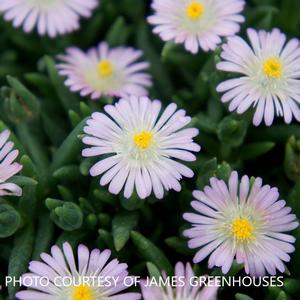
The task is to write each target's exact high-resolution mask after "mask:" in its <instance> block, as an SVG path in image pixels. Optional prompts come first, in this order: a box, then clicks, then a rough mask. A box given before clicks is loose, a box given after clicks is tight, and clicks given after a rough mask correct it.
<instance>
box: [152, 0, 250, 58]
mask: <svg viewBox="0 0 300 300" xmlns="http://www.w3.org/2000/svg"><path fill="white" fill-rule="evenodd" d="M244 6H245V1H244V0H222V1H220V0H153V1H152V8H153V10H154V15H152V16H150V17H149V18H148V21H149V23H150V24H152V25H154V26H155V27H154V29H153V32H154V33H156V34H158V35H159V36H160V37H161V39H162V40H164V41H173V42H175V43H177V44H184V46H185V48H186V49H187V50H188V51H190V52H192V53H197V52H198V50H199V48H201V49H202V50H204V51H209V50H215V49H216V47H217V45H218V44H220V43H221V37H226V36H231V35H234V34H236V33H237V32H238V31H239V30H240V25H239V23H241V22H244V20H245V19H244V17H243V16H242V15H240V13H241V12H242V11H243V9H244Z"/></svg>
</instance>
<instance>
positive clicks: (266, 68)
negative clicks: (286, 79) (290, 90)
mask: <svg viewBox="0 0 300 300" xmlns="http://www.w3.org/2000/svg"><path fill="white" fill-rule="evenodd" d="M263 73H264V74H265V75H266V76H267V77H269V78H280V77H282V73H283V72H282V62H281V61H280V59H278V58H276V57H271V58H268V59H266V60H265V62H264V64H263Z"/></svg>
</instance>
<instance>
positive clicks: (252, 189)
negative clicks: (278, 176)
mask: <svg viewBox="0 0 300 300" xmlns="http://www.w3.org/2000/svg"><path fill="white" fill-rule="evenodd" d="M193 196H194V197H195V198H196V199H197V200H194V201H192V203H191V205H192V207H193V208H194V209H195V210H196V213H185V214H184V219H185V220H187V221H189V222H191V223H192V228H191V229H187V230H186V231H185V232H184V235H185V236H186V237H188V238H189V239H190V240H189V244H188V245H189V247H190V248H193V249H194V248H200V249H199V251H198V252H197V254H196V255H195V257H194V262H195V263H198V262H200V261H202V260H203V259H205V258H206V257H207V256H209V260H208V266H209V267H210V268H212V267H213V266H217V267H222V271H223V273H227V272H228V271H229V270H230V267H231V265H232V262H233V260H234V259H235V258H236V261H237V263H239V264H244V265H245V271H246V273H247V274H250V275H251V276H263V275H264V274H265V273H266V272H267V273H269V274H271V275H275V274H276V269H277V270H279V271H280V272H284V270H285V265H284V263H283V262H288V261H290V256H289V253H292V252H293V251H294V250H295V248H294V246H293V245H292V244H293V243H294V242H295V238H294V237H293V236H291V235H289V234H286V233H284V232H287V231H290V230H293V229H295V228H297V227H298V221H297V218H296V216H295V215H294V214H291V208H289V207H286V206H285V204H286V203H285V201H284V200H278V197H279V194H278V190H277V188H271V187H270V186H269V185H264V186H263V185H262V179H261V178H256V179H255V180H254V181H253V182H250V179H249V177H248V176H243V177H242V179H241V182H240V183H239V180H238V174H237V172H232V173H231V176H230V178H229V181H228V185H226V183H225V182H224V181H223V180H219V179H217V178H211V179H210V186H206V187H205V188H204V191H194V193H193Z"/></svg>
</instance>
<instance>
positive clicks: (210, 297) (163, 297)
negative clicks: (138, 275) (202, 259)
mask: <svg viewBox="0 0 300 300" xmlns="http://www.w3.org/2000/svg"><path fill="white" fill-rule="evenodd" d="M163 277H164V278H166V274H165V273H163ZM175 278H177V280H180V283H178V284H177V286H176V288H175V289H173V288H172V287H171V286H170V285H168V286H166V287H164V286H156V285H155V286H154V285H152V286H150V285H147V284H146V282H142V284H141V288H142V294H143V299H144V300H216V299H217V292H218V287H217V285H216V286H206V287H203V288H202V287H201V285H200V281H197V277H196V276H195V274H194V272H193V269H192V268H191V265H190V264H189V263H187V264H186V266H184V264H183V263H181V262H178V263H177V264H176V266H175ZM196 281H197V282H196Z"/></svg>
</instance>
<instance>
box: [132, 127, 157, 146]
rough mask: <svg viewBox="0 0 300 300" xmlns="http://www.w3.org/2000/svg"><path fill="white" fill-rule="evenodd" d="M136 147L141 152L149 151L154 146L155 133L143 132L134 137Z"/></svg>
mask: <svg viewBox="0 0 300 300" xmlns="http://www.w3.org/2000/svg"><path fill="white" fill-rule="evenodd" d="M133 142H134V144H135V146H136V147H137V148H138V149H140V150H147V149H148V148H149V147H151V145H152V144H153V133H151V132H149V131H141V132H139V133H136V134H135V135H134V136H133Z"/></svg>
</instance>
